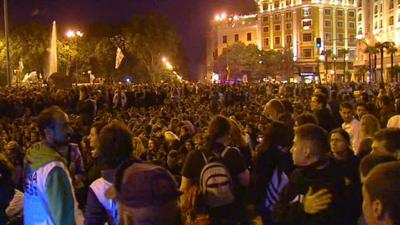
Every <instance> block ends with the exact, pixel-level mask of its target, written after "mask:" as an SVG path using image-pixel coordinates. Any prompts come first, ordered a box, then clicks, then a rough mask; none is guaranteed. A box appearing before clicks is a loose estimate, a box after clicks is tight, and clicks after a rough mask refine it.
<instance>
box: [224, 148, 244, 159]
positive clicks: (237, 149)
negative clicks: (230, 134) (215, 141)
mask: <svg viewBox="0 0 400 225" xmlns="http://www.w3.org/2000/svg"><path fill="white" fill-rule="evenodd" d="M230 149H234V150H236V151H237V152H240V149H239V148H237V147H231V146H226V148H225V149H224V151H223V152H222V153H221V157H222V158H224V157H225V155H226V153H228V151H229V150H230Z"/></svg>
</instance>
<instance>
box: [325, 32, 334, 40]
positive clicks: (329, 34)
mask: <svg viewBox="0 0 400 225" xmlns="http://www.w3.org/2000/svg"><path fill="white" fill-rule="evenodd" d="M324 38H325V41H330V40H331V39H332V33H325V34H324Z"/></svg>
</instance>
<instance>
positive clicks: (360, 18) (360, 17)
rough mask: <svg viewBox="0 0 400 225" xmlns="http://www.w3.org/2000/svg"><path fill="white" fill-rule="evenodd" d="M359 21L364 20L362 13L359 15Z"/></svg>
mask: <svg viewBox="0 0 400 225" xmlns="http://www.w3.org/2000/svg"><path fill="white" fill-rule="evenodd" d="M358 21H359V22H361V21H362V14H359V15H358Z"/></svg>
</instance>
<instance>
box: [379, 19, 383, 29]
mask: <svg viewBox="0 0 400 225" xmlns="http://www.w3.org/2000/svg"><path fill="white" fill-rule="evenodd" d="M382 22H383V21H382V20H380V21H379V28H381V29H382V27H383V25H382V24H383V23H382Z"/></svg>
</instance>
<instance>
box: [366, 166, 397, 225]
mask: <svg viewBox="0 0 400 225" xmlns="http://www.w3.org/2000/svg"><path fill="white" fill-rule="evenodd" d="M399 177H400V162H398V161H396V162H389V163H383V164H381V165H378V166H376V167H375V168H373V169H372V171H371V172H370V174H368V176H367V178H366V179H365V182H364V185H363V188H362V194H363V200H364V201H363V205H362V209H363V213H364V217H365V220H366V223H367V224H368V225H379V224H400V213H399V209H400V195H399V190H400V179H399Z"/></svg>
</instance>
